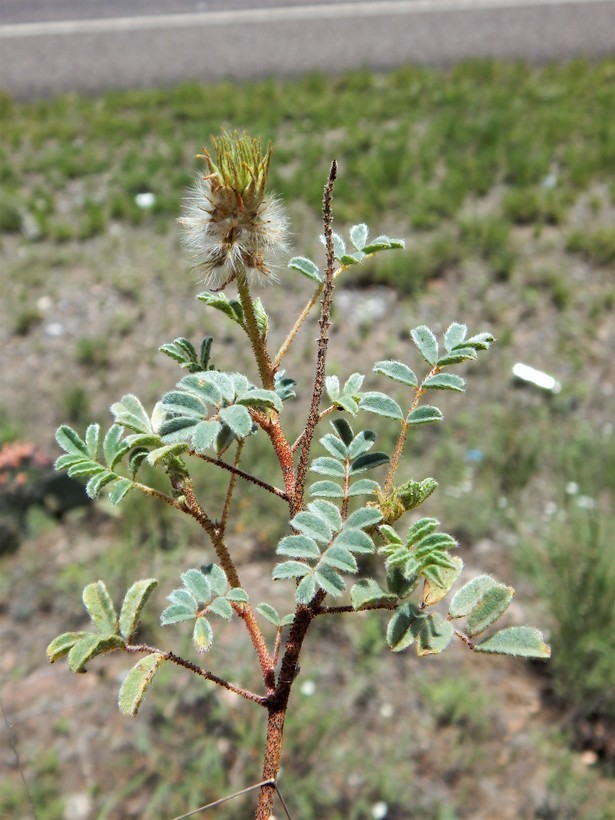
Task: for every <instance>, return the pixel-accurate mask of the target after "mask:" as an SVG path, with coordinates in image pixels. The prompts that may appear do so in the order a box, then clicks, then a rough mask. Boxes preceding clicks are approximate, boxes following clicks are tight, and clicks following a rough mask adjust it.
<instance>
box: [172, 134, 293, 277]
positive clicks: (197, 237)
mask: <svg viewBox="0 0 615 820" xmlns="http://www.w3.org/2000/svg"><path fill="white" fill-rule="evenodd" d="M212 142H213V145H214V152H215V159H214V158H213V157H212V156H211V154H210V153H209V152H208V151H207V150H206V149H203V150H204V154H201V155H199V156H201V157H202V158H203V159H205V161H206V162H207V165H208V168H209V174H208V175H206V176H205V177H203V178H202V179H198V180H197V182H196V183H195V185H194V187H193V189H192V191H191V193H190V194H189V196H188V197H187V199H186V201H185V204H184V214H183V216H182V217H181V218H180V219H179V224H180V225H181V227H182V231H183V241H184V244H185V245H186V247H187V248H188V251H189V253H190V254H191V256H192V259H193V262H194V265H195V266H196V267H199V268H201V269H202V270H203V271H204V273H205V277H206V281H207V283H208V285H209V286H210V287H212V288H214V289H217V290H221V289H223V288H224V287H226V286H227V285H228V284H230V283H231V282H233V281H234V280H235V279H236V278H237V277H238V276H245V277H246V278H247V279H248V280H249V281H256V282H258V283H260V282H261V281H263V280H266V279H269V278H272V270H271V258H272V256H273V255H274V254H275V253H276V252H277V251H279V250H282V249H284V248H285V247H286V237H287V232H288V220H287V218H286V216H285V214H284V212H283V209H282V206H281V205H280V203H279V202H278V200H277V199H275V197H273V196H271V195H270V194H266V193H265V187H266V183H267V172H268V169H269V161H270V157H271V147H270V146H269V147H268V149H267V151H266V152H265V153H263V150H262V144H261V141H260V140H257V139H252V138H250V137H247V136H240V135H239V134H237V133H235V134H233V135H230V134H223V135H222V136H221V137H219V138H218V139H216V138H212Z"/></svg>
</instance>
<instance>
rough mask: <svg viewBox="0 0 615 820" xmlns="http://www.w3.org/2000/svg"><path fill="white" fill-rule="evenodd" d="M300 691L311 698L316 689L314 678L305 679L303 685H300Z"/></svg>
mask: <svg viewBox="0 0 615 820" xmlns="http://www.w3.org/2000/svg"><path fill="white" fill-rule="evenodd" d="M299 691H300V692H301V694H302V695H305V696H306V697H308V698H309V697H311V696H312V695H313V694H314V692H315V691H316V684H315V683H314V681H313V680H304V681H303V683H302V684H301V686H300V687H299Z"/></svg>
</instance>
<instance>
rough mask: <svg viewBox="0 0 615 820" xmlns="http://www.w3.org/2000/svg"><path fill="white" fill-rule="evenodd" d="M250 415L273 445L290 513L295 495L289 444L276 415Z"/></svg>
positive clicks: (253, 412) (292, 463)
mask: <svg viewBox="0 0 615 820" xmlns="http://www.w3.org/2000/svg"><path fill="white" fill-rule="evenodd" d="M250 415H251V416H252V419H253V421H255V422H256V423H257V424H258V426H259V427H260V428H261V429H262V430H264V431H265V433H266V434H267V435H268V436H269V440H270V441H271V443H272V445H273V449H274V450H275V454H276V456H277V459H278V462H279V464H280V469H281V470H282V476H283V477H284V486H285V488H286V496H287V497H286V500H287V501H288V504H289V506H290V508H291V512H292V511H293V509H294V508H293V498H294V494H295V463H294V461H293V453H292V450H291V447H290V444H289V443H288V441H287V439H286V436H285V435H284V431H283V430H282V426H281V424H280V420H279V417H278V416H277V414H276V415H267V414H265V413H261V412H259V411H257V410H251V411H250ZM293 514H294V513H293Z"/></svg>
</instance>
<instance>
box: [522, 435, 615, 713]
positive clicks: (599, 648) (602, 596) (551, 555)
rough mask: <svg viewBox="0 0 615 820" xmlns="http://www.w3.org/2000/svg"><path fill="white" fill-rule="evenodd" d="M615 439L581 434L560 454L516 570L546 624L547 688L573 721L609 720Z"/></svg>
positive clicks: (614, 643) (613, 657) (614, 696)
mask: <svg viewBox="0 0 615 820" xmlns="http://www.w3.org/2000/svg"><path fill="white" fill-rule="evenodd" d="M614 456H615V439H614V438H613V435H611V434H608V433H607V434H605V435H602V436H601V435H599V434H596V433H594V434H593V435H588V434H587V433H585V434H579V435H578V436H577V437H576V439H573V440H572V441H570V442H568V444H567V446H566V447H565V448H564V450H563V452H562V453H561V454H559V456H558V459H557V460H559V464H560V475H561V477H562V479H563V487H561V498H562V500H558V502H555V506H553V507H552V512H553V518H552V520H551V522H550V524H549V526H548V527H547V530H546V534H545V535H544V536H542V534H541V537H531V536H528V537H527V539H526V544H525V547H524V549H523V553H522V566H523V568H524V570H525V571H526V572H527V573H528V574H529V576H530V578H531V579H532V581H533V583H534V585H535V587H536V590H537V593H538V595H539V597H540V599H541V600H542V601H544V602H545V604H546V607H547V610H548V612H549V616H550V621H551V641H552V645H553V657H552V660H551V663H550V673H551V676H552V688H553V691H554V693H555V694H556V696H557V697H558V698H559V699H560V700H561V701H563V702H564V703H565V704H567V706H568V707H569V708H571V709H572V710H573V713H574V714H575V715H576V716H577V717H585V716H588V715H589V716H594V717H595V716H596V715H598V716H600V715H607V716H609V717H611V718H615V608H614V607H613V600H615V552H614V550H613V540H612V533H613V528H614V527H615V516H614V510H613V509H612V507H611V505H612V501H613V498H614V497H615V469H614V467H613V465H614V464H615V459H614Z"/></svg>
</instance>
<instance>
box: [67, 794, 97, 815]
mask: <svg viewBox="0 0 615 820" xmlns="http://www.w3.org/2000/svg"><path fill="white" fill-rule="evenodd" d="M92 809H93V805H92V798H91V797H90V795H89V794H87V792H77V793H75V794H70V795H69V796H68V798H67V800H66V806H65V808H64V820H87V818H88V817H91V816H92Z"/></svg>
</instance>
